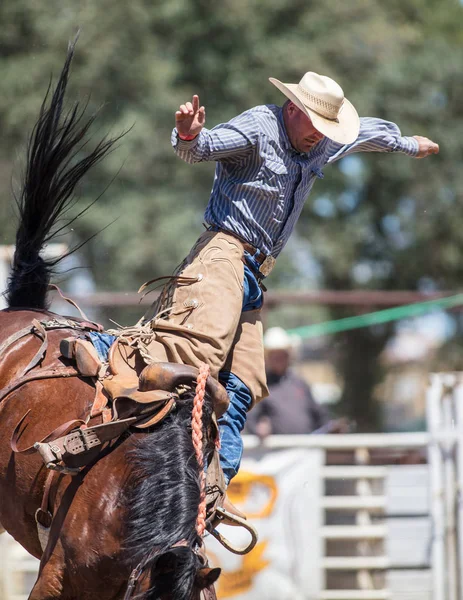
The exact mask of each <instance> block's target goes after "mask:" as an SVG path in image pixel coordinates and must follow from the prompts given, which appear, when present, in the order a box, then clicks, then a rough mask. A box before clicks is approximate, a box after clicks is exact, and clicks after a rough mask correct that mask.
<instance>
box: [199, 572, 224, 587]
mask: <svg viewBox="0 0 463 600" xmlns="http://www.w3.org/2000/svg"><path fill="white" fill-rule="evenodd" d="M221 572H222V569H219V567H215V568H213V569H211V568H210V567H202V568H201V569H198V571H197V572H196V577H195V583H196V585H197V586H198V588H199V589H200V590H203V589H204V588H208V587H209V586H211V585H213V584H214V583H215V582H216V581H217V579H218V578H219V576H220V573H221Z"/></svg>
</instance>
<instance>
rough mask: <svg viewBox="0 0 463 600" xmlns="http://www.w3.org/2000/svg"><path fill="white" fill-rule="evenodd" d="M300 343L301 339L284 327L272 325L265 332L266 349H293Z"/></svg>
mask: <svg viewBox="0 0 463 600" xmlns="http://www.w3.org/2000/svg"><path fill="white" fill-rule="evenodd" d="M299 344H300V339H299V338H296V337H295V336H292V335H289V333H287V332H286V331H285V330H284V329H283V328H282V327H270V329H267V331H266V332H265V334H264V348H265V349H266V350H292V349H294V348H296V347H297V346H299Z"/></svg>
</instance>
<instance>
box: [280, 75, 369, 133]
mask: <svg viewBox="0 0 463 600" xmlns="http://www.w3.org/2000/svg"><path fill="white" fill-rule="evenodd" d="M269 81H270V83H273V85H274V86H275V87H277V88H278V89H279V90H280V92H282V93H283V94H284V95H285V96H286V97H287V98H289V99H290V100H291V102H294V104H295V105H296V106H297V107H298V108H299V109H300V110H302V112H303V113H305V114H306V115H307V116H308V117H309V118H310V120H311V121H312V123H313V126H314V127H315V129H317V131H319V132H320V133H322V134H323V135H324V136H326V137H327V138H329V139H330V140H333V141H334V142H338V143H339V144H352V142H355V140H356V139H357V138H358V134H359V131H360V118H359V116H358V113H357V111H356V110H355V108H354V106H353V105H352V104H351V103H350V102H349V100H347V98H344V102H343V104H342V107H341V110H340V111H339V113H338V119H337V121H333V120H331V119H326V118H325V117H323V116H321V115H320V114H319V113H316V112H315V111H313V110H312V109H311V108H309V107H308V106H306V105H305V104H304V102H303V101H302V99H301V96H300V95H299V94H298V85H297V84H296V83H282V82H281V81H279V80H278V79H275V78H274V77H269Z"/></svg>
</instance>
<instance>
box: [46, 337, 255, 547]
mask: <svg viewBox="0 0 463 600" xmlns="http://www.w3.org/2000/svg"><path fill="white" fill-rule="evenodd" d="M60 351H61V353H62V355H63V356H64V357H66V358H68V359H70V360H73V361H75V364H76V368H77V370H78V371H79V373H80V374H81V375H83V376H85V377H92V378H93V380H94V382H95V390H96V391H95V399H94V402H93V405H92V408H91V410H90V415H89V419H88V423H82V424H81V425H80V426H77V427H76V423H74V424H71V425H70V427H71V430H70V428H69V427H67V430H66V426H67V424H64V425H63V426H62V427H60V428H58V430H59V431H58V430H55V432H53V433H52V434H51V435H50V436H47V438H46V439H44V440H42V441H41V442H36V443H35V444H34V449H35V450H36V451H37V452H38V453H39V454H40V455H41V457H42V459H43V461H44V463H45V465H46V466H47V468H49V469H51V470H53V471H58V472H61V473H64V474H69V475H74V474H76V473H79V472H80V471H81V470H82V469H83V468H84V467H85V466H87V465H88V464H89V463H91V462H92V461H94V460H96V459H97V457H98V455H99V453H100V452H101V451H102V449H103V448H104V447H105V445H106V444H107V443H108V442H110V441H111V440H115V439H117V438H119V437H120V436H121V435H123V434H124V433H125V432H127V431H128V430H129V428H133V429H135V430H136V429H139V430H143V429H147V428H148V427H152V426H153V425H156V424H157V423H159V422H160V421H161V420H162V419H164V418H165V417H166V416H167V415H168V414H169V413H170V412H171V411H172V410H173V409H174V408H175V405H176V402H177V401H178V399H179V395H181V394H182V393H183V392H184V391H185V390H186V389H189V388H191V387H192V386H193V385H194V384H195V381H196V378H197V376H198V369H196V368H195V367H191V366H189V365H183V364H175V363H152V364H150V365H146V363H145V362H144V361H143V358H142V357H141V355H140V353H139V351H138V350H137V349H136V348H133V347H132V346H130V345H129V344H128V342H127V341H126V340H125V339H123V338H117V340H116V341H115V342H114V343H113V344H112V346H111V348H110V350H109V353H108V362H107V363H102V362H101V360H100V359H99V357H98V354H97V351H96V349H95V347H94V346H93V344H92V343H91V342H90V341H89V340H88V339H83V338H80V337H70V338H65V339H63V340H61V344H60ZM206 391H207V392H208V393H209V395H210V397H211V398H212V402H213V410H214V415H215V417H220V416H221V415H223V413H224V412H225V411H226V410H227V408H228V404H229V398H228V394H227V392H226V390H225V388H224V387H223V386H222V385H221V384H220V383H219V382H218V381H216V380H215V379H213V378H212V377H211V376H209V377H208V379H207V383H206ZM215 417H214V419H213V424H214V426H215V427H217V423H216V420H215ZM96 421H99V424H96V425H94V424H92V423H95V422H96ZM72 425H74V426H72ZM225 492H226V485H225V480H224V476H223V472H222V469H221V467H220V461H219V454H218V449H217V448H216V449H215V450H214V452H213V455H212V457H211V458H210V460H209V464H208V468H207V474H206V499H207V528H208V530H209V531H210V533H211V534H212V535H213V536H214V537H216V539H218V541H219V542H220V543H221V544H222V545H223V546H225V547H226V548H227V549H228V550H230V551H231V552H233V553H235V554H246V553H248V552H249V551H250V550H251V549H252V548H253V547H254V546H255V544H256V542H257V533H256V531H255V529H254V527H253V526H252V525H251V524H250V523H248V522H247V521H246V517H245V515H244V514H242V513H241V512H240V511H239V510H238V509H237V508H236V507H234V506H233V505H232V504H231V503H230V502H229V500H228V498H227V496H226V493H225ZM220 523H224V524H228V525H236V526H241V527H244V528H245V529H246V530H247V531H248V532H249V534H250V536H251V541H250V543H248V544H247V545H246V546H244V547H238V548H237V547H235V546H234V545H233V544H231V543H230V542H229V541H228V540H227V539H226V538H225V537H224V536H223V535H221V534H220V532H219V531H217V529H216V527H217V525H219V524H220Z"/></svg>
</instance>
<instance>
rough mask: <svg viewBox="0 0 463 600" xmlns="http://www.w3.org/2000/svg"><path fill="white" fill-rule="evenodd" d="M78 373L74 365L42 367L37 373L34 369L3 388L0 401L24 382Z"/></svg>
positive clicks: (70, 375) (73, 375)
mask: <svg viewBox="0 0 463 600" xmlns="http://www.w3.org/2000/svg"><path fill="white" fill-rule="evenodd" d="M79 375H80V373H79V372H78V371H77V369H75V368H74V367H54V368H49V369H43V370H41V371H40V372H39V373H37V371H35V372H34V373H29V374H28V375H24V376H23V377H18V378H17V379H15V380H14V381H12V382H11V383H10V385H7V386H6V387H4V388H3V390H1V391H0V402H1V401H2V400H3V399H4V398H5V397H6V396H8V395H9V394H11V392H12V391H14V390H16V389H17V388H18V387H21V386H22V385H24V384H25V383H29V381H35V380H38V379H54V378H56V377H78V376H79Z"/></svg>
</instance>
